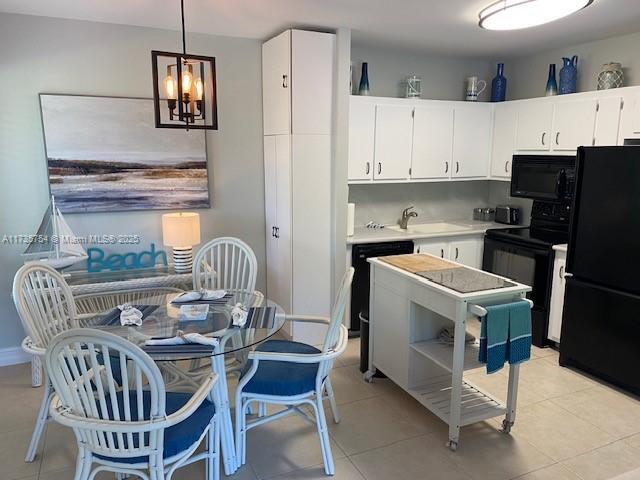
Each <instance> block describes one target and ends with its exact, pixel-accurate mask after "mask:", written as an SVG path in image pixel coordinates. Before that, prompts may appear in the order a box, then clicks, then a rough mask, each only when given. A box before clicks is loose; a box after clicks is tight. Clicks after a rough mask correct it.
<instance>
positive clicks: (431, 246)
mask: <svg viewBox="0 0 640 480" xmlns="http://www.w3.org/2000/svg"><path fill="white" fill-rule="evenodd" d="M413 251H414V252H415V253H430V254H431V255H435V256H436V257H440V258H448V256H449V244H448V243H447V242H443V241H441V240H414V241H413Z"/></svg>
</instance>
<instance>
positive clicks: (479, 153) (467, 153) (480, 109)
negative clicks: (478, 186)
mask: <svg viewBox="0 0 640 480" xmlns="http://www.w3.org/2000/svg"><path fill="white" fill-rule="evenodd" d="M453 125H454V128H453V165H452V171H451V176H452V177H455V178H461V177H462V178H487V176H488V174H489V157H490V155H491V131H492V128H493V122H492V105H491V104H488V103H485V104H474V105H463V106H456V107H455V113H454V122H453Z"/></svg>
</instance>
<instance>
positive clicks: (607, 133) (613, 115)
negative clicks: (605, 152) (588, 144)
mask: <svg viewBox="0 0 640 480" xmlns="http://www.w3.org/2000/svg"><path fill="white" fill-rule="evenodd" d="M621 111H622V97H606V98H601V99H599V100H598V114H597V115H596V126H595V131H594V134H593V144H594V145H595V146H597V147H603V146H614V145H617V144H618V133H619V130H620V113H621Z"/></svg>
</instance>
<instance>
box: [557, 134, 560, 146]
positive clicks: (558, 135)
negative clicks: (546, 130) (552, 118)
mask: <svg viewBox="0 0 640 480" xmlns="http://www.w3.org/2000/svg"><path fill="white" fill-rule="evenodd" d="M559 138H560V132H556V145H560V143H558V139H559Z"/></svg>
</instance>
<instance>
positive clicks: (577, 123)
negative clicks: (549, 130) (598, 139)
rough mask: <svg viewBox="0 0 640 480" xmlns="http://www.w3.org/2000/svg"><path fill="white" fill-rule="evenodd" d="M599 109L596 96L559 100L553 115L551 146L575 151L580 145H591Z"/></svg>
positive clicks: (554, 148)
mask: <svg viewBox="0 0 640 480" xmlns="http://www.w3.org/2000/svg"><path fill="white" fill-rule="evenodd" d="M597 109H598V100H597V99H595V98H590V99H586V100H570V101H558V103H556V106H555V113H554V117H553V135H552V139H551V148H552V149H553V150H554V151H569V152H575V151H576V150H577V149H578V147H581V146H591V145H592V143H593V132H594V128H595V123H596V111H597Z"/></svg>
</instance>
